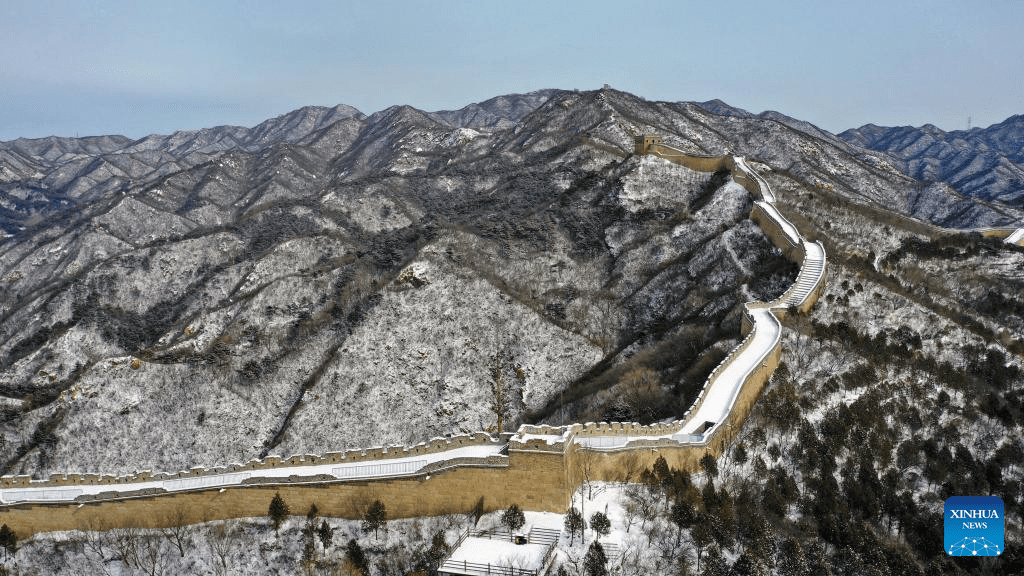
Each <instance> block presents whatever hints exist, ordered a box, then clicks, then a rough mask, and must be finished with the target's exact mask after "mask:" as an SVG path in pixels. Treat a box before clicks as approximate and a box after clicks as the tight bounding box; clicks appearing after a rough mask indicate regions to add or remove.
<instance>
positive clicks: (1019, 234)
mask: <svg viewBox="0 0 1024 576" xmlns="http://www.w3.org/2000/svg"><path fill="white" fill-rule="evenodd" d="M1006 243H1007V244H1016V245H1018V246H1024V228H1018V229H1017V231H1016V232H1014V233H1013V234H1010V235H1009V237H1007V238H1006Z"/></svg>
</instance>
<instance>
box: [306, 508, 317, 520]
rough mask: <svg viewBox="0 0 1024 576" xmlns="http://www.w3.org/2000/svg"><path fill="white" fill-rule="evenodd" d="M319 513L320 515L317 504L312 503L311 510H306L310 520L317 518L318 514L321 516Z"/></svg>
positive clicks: (307, 517)
mask: <svg viewBox="0 0 1024 576" xmlns="http://www.w3.org/2000/svg"><path fill="white" fill-rule="evenodd" d="M319 515H320V510H318V509H317V507H316V504H310V505H309V512H306V520H307V521H309V522H313V521H314V520H316V518H317V516H319Z"/></svg>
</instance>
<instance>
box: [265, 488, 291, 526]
mask: <svg viewBox="0 0 1024 576" xmlns="http://www.w3.org/2000/svg"><path fill="white" fill-rule="evenodd" d="M291 513H292V511H291V510H289V509H288V505H287V504H285V502H284V498H281V493H280V492H276V493H274V498H273V499H271V501H270V509H269V510H268V511H267V514H268V515H269V516H270V522H271V524H273V525H274V533H275V534H276V533H277V531H278V529H280V528H281V523H282V522H284V520H285V518H287V517H288V516H289V515H290V514H291Z"/></svg>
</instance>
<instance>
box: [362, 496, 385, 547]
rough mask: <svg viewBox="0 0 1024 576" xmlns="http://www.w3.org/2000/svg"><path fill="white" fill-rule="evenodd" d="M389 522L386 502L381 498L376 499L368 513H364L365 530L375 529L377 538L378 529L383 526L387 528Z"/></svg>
mask: <svg viewBox="0 0 1024 576" xmlns="http://www.w3.org/2000/svg"><path fill="white" fill-rule="evenodd" d="M387 523H388V512H387V509H385V508H384V503H383V502H381V501H380V500H374V501H373V504H370V508H369V509H368V510H367V511H366V514H364V515H363V531H364V532H369V531H370V530H373V537H374V538H377V531H378V530H380V529H381V528H386V525H387Z"/></svg>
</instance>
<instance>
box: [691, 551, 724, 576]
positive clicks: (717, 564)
mask: <svg viewBox="0 0 1024 576" xmlns="http://www.w3.org/2000/svg"><path fill="white" fill-rule="evenodd" d="M697 568H698V569H700V571H701V572H700V574H701V576H726V574H728V573H729V565H728V564H726V563H725V558H722V552H721V550H719V549H718V546H712V547H710V548H708V552H707V556H706V557H705V558H704V562H703V568H702V567H701V561H700V558H699V557H698V558H697Z"/></svg>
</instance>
